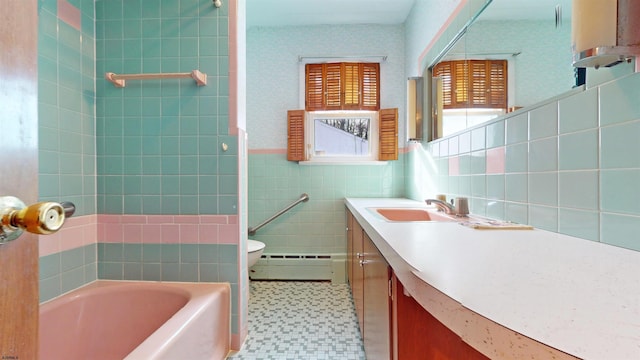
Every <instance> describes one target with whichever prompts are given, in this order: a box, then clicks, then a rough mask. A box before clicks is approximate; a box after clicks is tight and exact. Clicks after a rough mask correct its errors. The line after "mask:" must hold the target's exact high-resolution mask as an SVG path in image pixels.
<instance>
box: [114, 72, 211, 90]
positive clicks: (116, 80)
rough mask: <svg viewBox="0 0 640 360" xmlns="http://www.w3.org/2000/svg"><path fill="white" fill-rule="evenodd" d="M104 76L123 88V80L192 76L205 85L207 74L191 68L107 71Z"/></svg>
mask: <svg viewBox="0 0 640 360" xmlns="http://www.w3.org/2000/svg"><path fill="white" fill-rule="evenodd" d="M104 78H105V79H107V80H109V81H110V82H112V83H113V85H115V86H116V87H119V88H123V87H125V85H126V83H125V80H149V79H184V78H192V79H193V80H195V82H196V84H198V86H205V85H207V74H205V73H202V72H200V71H199V70H193V71H191V72H190V73H149V74H114V73H112V72H108V73H105V74H104Z"/></svg>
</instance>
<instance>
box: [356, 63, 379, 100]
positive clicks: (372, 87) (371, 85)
mask: <svg viewBox="0 0 640 360" xmlns="http://www.w3.org/2000/svg"><path fill="white" fill-rule="evenodd" d="M360 65H361V69H362V75H361V79H362V90H361V93H362V107H361V109H363V110H376V111H377V110H380V64H378V63H363V64H360Z"/></svg>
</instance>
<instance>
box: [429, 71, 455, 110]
mask: <svg viewBox="0 0 640 360" xmlns="http://www.w3.org/2000/svg"><path fill="white" fill-rule="evenodd" d="M451 65H452V64H451V62H449V61H445V62H441V63H438V64H437V65H436V66H435V67H434V68H433V76H434V77H438V78H440V79H441V80H442V105H443V106H445V108H446V107H447V106H451V104H453V96H452V93H453V89H452V81H451V73H452V71H451Z"/></svg>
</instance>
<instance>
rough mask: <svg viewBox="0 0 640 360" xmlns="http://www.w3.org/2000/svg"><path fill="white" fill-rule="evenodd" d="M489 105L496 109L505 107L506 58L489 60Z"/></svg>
mask: <svg viewBox="0 0 640 360" xmlns="http://www.w3.org/2000/svg"><path fill="white" fill-rule="evenodd" d="M489 77H490V85H489V89H490V91H489V93H490V99H489V106H490V107H492V108H494V109H497V108H500V109H506V108H507V104H508V102H507V84H508V81H507V60H492V61H490V62H489Z"/></svg>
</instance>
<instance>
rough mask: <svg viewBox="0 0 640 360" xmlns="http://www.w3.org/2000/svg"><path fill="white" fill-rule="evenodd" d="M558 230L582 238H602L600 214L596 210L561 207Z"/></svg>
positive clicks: (596, 239) (595, 239) (594, 239)
mask: <svg viewBox="0 0 640 360" xmlns="http://www.w3.org/2000/svg"><path fill="white" fill-rule="evenodd" d="M558 232H560V233H562V234H567V235H571V236H575V237H579V238H581V239H587V240H593V241H598V240H599V239H600V214H599V213H598V212H596V211H582V210H574V209H565V208H560V209H559V211H558Z"/></svg>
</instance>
